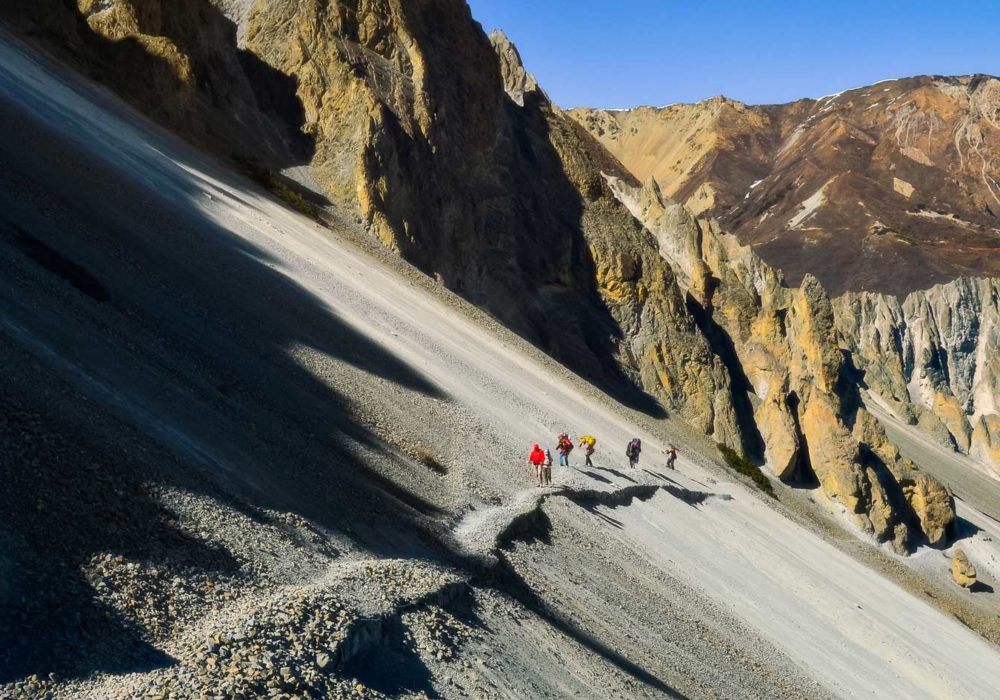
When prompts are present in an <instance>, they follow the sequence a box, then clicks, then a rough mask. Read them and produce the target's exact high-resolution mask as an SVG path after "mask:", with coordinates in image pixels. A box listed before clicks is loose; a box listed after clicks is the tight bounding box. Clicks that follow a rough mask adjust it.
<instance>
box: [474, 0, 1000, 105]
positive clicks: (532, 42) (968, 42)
mask: <svg viewBox="0 0 1000 700" xmlns="http://www.w3.org/2000/svg"><path fill="white" fill-rule="evenodd" d="M469 4H470V6H471V7H472V14H473V16H474V17H475V18H476V19H477V20H479V22H480V23H481V24H482V25H483V28H484V29H485V30H486V31H487V32H489V31H491V30H492V29H496V28H500V29H503V30H504V31H505V32H506V33H507V35H508V36H509V37H510V38H511V39H512V40H513V41H514V43H515V44H516V45H517V47H518V49H519V50H520V51H521V56H522V57H523V58H524V61H525V64H526V66H527V68H528V70H529V71H531V72H532V73H534V74H535V76H536V77H537V78H538V80H539V82H540V83H541V85H542V87H543V88H544V89H545V90H546V91H547V92H548V93H549V95H550V96H551V97H552V99H553V100H555V102H556V104H558V105H560V106H562V107H576V106H590V107H631V106H635V105H664V104H669V103H672V102H694V101H697V100H700V99H704V98H707V97H712V96H713V95H719V94H722V95H726V96H727V97H732V98H735V99H738V100H742V101H744V102H749V103H753V104H765V103H775V102H788V101H791V100H794V99H797V98H799V97H819V96H821V95H825V94H829V93H833V92H838V91H840V90H843V89H846V88H851V87H857V86H861V85H867V84H869V83H873V82H875V81H877V80H881V79H883V78H898V77H904V76H911V75H921V74H928V73H931V74H941V75H962V74H968V73H990V74H994V75H996V74H998V73H1000V0H975V1H974V0H951V1H949V0H908V1H906V0H867V1H862V0H827V1H826V2H820V1H817V0H813V1H803V2H794V1H792V0H744V1H743V2H739V1H737V0H469Z"/></svg>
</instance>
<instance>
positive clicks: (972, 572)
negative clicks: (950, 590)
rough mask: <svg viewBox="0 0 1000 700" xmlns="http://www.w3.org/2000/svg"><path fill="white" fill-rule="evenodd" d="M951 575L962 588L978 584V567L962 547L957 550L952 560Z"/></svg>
mask: <svg viewBox="0 0 1000 700" xmlns="http://www.w3.org/2000/svg"><path fill="white" fill-rule="evenodd" d="M951 577H952V578H953V579H955V583H957V584H958V585H959V586H961V587H962V588H972V587H973V586H974V585H976V567H975V565H974V564H973V563H972V562H971V561H969V558H968V557H967V556H966V554H965V552H964V551H963V550H961V549H956V550H955V556H954V557H953V558H952V560H951Z"/></svg>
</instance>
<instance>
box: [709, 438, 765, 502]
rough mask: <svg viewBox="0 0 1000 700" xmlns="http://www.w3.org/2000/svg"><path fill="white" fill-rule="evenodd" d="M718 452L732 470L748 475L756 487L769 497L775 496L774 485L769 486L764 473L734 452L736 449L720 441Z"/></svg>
mask: <svg viewBox="0 0 1000 700" xmlns="http://www.w3.org/2000/svg"><path fill="white" fill-rule="evenodd" d="M719 452H721V453H722V458H723V459H724V460H726V464H728V465H729V468H730V469H732V470H733V471H736V472H739V473H740V474H742V475H743V476H746V477H749V479H750V481H752V482H753V483H754V484H755V485H756V486H757V488H759V489H760V490H761V491H763V492H764V493H766V494H767V495H768V496H770V497H771V498H777V496H776V495H775V493H774V487H773V486H771V482H770V481H769V480H768V478H767V477H766V476H764V473H763V472H761V470H760V469H758V468H757V467H755V466H754V465H753V464H751V463H750V460H748V459H747V458H746V457H744V456H743V455H741V454H739V453H738V452H736V450H734V449H732V448H731V447H727V446H726V445H723V444H722V443H719Z"/></svg>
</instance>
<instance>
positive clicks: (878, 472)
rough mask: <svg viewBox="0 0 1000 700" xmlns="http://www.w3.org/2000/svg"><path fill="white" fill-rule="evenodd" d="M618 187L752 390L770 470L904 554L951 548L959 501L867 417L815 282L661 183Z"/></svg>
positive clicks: (737, 377)
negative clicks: (778, 266) (794, 277)
mask: <svg viewBox="0 0 1000 700" xmlns="http://www.w3.org/2000/svg"><path fill="white" fill-rule="evenodd" d="M610 182H611V185H612V187H613V189H614V190H615V193H616V195H617V196H618V197H619V199H620V200H621V201H622V202H624V203H626V204H627V206H628V207H629V209H630V210H631V211H632V212H633V214H634V215H635V216H636V218H637V219H638V220H640V221H642V222H643V223H644V225H645V226H646V227H647V229H648V230H650V231H651V232H653V233H654V234H655V235H656V236H657V239H658V241H659V244H660V252H661V254H662V255H663V257H664V258H665V259H666V260H668V261H670V263H671V265H672V266H673V267H674V269H676V270H677V271H678V279H679V280H680V284H681V285H682V288H683V290H684V292H685V293H686V294H687V298H688V303H689V306H690V308H691V309H692V313H693V314H694V315H695V316H696V318H699V319H700V323H701V327H702V329H703V332H704V333H705V335H706V337H708V338H710V339H711V340H712V341H713V346H714V347H715V349H716V351H717V353H718V354H719V356H720V357H723V358H725V359H726V361H727V365H728V366H729V368H730V370H731V372H732V374H733V377H734V381H735V382H736V385H737V386H738V387H739V388H741V389H743V390H745V391H747V392H748V398H747V404H748V405H746V406H744V408H745V409H746V410H749V411H750V412H751V413H752V416H753V420H752V424H753V425H754V427H755V429H756V431H758V433H757V434H758V437H759V439H760V442H761V445H762V448H763V454H764V458H765V461H766V464H767V466H768V467H769V468H770V469H771V470H772V471H773V472H774V473H775V474H776V475H777V476H778V477H779V478H781V479H783V480H785V481H788V482H792V483H799V484H804V485H811V484H814V483H815V484H818V485H819V486H821V487H822V491H823V493H824V494H825V495H826V496H827V497H828V498H829V499H831V501H834V502H836V503H838V504H840V505H842V506H843V507H844V509H845V510H846V512H847V513H848V514H849V515H850V517H851V519H852V520H853V522H854V523H855V524H856V525H857V526H858V527H860V528H861V529H862V530H864V531H866V532H869V533H871V534H873V535H874V536H875V537H876V538H877V539H878V540H880V541H890V542H891V543H892V544H893V546H894V547H895V548H896V549H897V551H901V552H902V551H906V550H907V549H908V548H909V547H910V546H912V545H913V544H915V543H917V542H919V541H921V540H922V539H923V535H926V537H927V540H928V541H929V542H931V543H932V544H942V543H944V542H946V541H947V537H948V534H949V532H950V530H951V528H952V525H953V520H954V514H953V505H952V498H951V494H950V493H949V492H948V490H947V489H945V488H943V487H942V486H941V485H940V484H938V483H937V482H936V481H934V480H933V479H931V478H930V477H928V476H927V475H925V474H921V473H920V472H919V470H917V469H916V467H915V466H914V464H913V463H912V462H911V461H910V460H908V459H905V458H901V457H900V455H899V451H898V450H897V449H896V448H895V446H893V445H892V444H891V443H890V442H889V440H888V438H887V437H886V435H885V433H884V431H883V430H882V428H881V427H880V426H879V425H878V423H877V422H876V421H875V419H874V418H873V417H872V416H871V415H870V414H869V413H868V412H867V411H866V409H865V407H864V404H863V401H862V399H861V397H860V395H859V393H858V385H857V383H856V378H855V375H854V372H853V368H852V367H851V366H850V365H849V364H848V363H847V362H846V361H845V358H844V356H843V354H842V351H841V348H840V345H841V339H840V337H839V334H838V330H837V328H836V325H835V322H834V310H833V304H832V302H831V300H830V298H829V296H828V295H827V293H826V292H825V291H824V289H823V288H822V286H821V285H820V284H819V282H818V281H817V280H816V279H815V278H814V277H812V276H807V277H806V279H805V280H803V282H802V284H801V285H800V287H798V288H797V289H793V288H789V287H787V286H786V285H785V282H784V280H783V279H782V277H781V275H780V273H778V272H777V271H775V270H774V269H773V268H771V267H770V266H768V265H767V264H766V263H764V262H763V261H762V260H761V259H760V258H759V257H758V256H757V255H756V254H755V253H753V252H752V250H751V249H750V248H749V247H748V246H743V245H741V244H740V243H739V241H738V240H737V239H736V238H735V237H734V236H731V235H728V234H724V233H721V232H720V231H719V230H718V228H717V225H716V224H715V223H714V222H712V223H704V222H699V221H696V220H695V219H694V217H693V216H691V214H690V213H689V212H688V211H687V210H686V209H685V208H684V207H682V206H681V205H679V204H676V203H672V202H670V201H669V200H666V199H664V198H663V196H662V194H661V193H660V191H659V188H658V186H657V185H656V182H655V180H653V179H650V180H649V181H648V182H647V183H646V185H645V186H644V187H643V188H641V189H638V188H635V187H631V186H629V185H628V184H627V183H625V182H622V181H619V180H617V179H615V178H611V179H610ZM738 406H739V405H738Z"/></svg>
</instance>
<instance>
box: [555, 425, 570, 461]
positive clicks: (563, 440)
mask: <svg viewBox="0 0 1000 700" xmlns="http://www.w3.org/2000/svg"><path fill="white" fill-rule="evenodd" d="M556 449H558V450H559V466H560V467H568V466H569V453H570V452H572V451H573V441H572V440H570V439H569V435H567V434H566V433H563V434H562V435H560V436H559V445H558V446H557V447H556Z"/></svg>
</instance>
